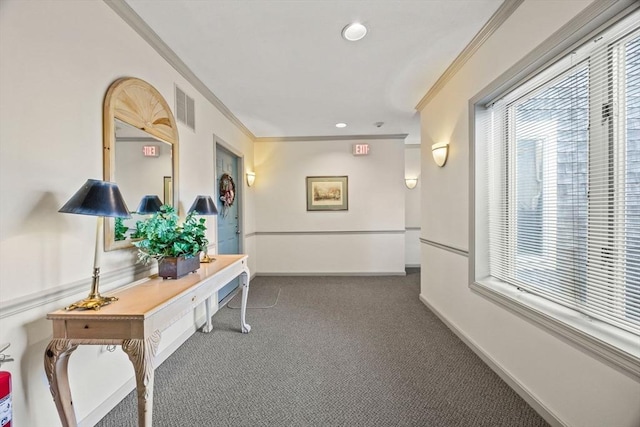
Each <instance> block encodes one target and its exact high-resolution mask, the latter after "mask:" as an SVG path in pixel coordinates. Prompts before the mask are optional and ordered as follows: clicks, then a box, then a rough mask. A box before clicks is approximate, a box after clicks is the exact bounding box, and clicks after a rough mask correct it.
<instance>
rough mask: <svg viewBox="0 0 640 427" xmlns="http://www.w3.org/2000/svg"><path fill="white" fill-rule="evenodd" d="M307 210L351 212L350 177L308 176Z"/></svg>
mask: <svg viewBox="0 0 640 427" xmlns="http://www.w3.org/2000/svg"><path fill="white" fill-rule="evenodd" d="M307 210H308V211H346V210H349V177H347V176H308V177H307Z"/></svg>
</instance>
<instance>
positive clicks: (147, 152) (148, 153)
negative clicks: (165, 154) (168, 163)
mask: <svg viewBox="0 0 640 427" xmlns="http://www.w3.org/2000/svg"><path fill="white" fill-rule="evenodd" d="M142 154H143V155H144V156H145V157H158V156H159V155H160V147H159V146H157V145H145V146H143V147H142Z"/></svg>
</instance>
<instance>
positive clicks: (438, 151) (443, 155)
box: [431, 142, 449, 167]
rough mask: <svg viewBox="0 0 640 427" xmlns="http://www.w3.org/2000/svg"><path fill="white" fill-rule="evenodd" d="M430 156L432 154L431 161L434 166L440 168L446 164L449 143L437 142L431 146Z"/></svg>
mask: <svg viewBox="0 0 640 427" xmlns="http://www.w3.org/2000/svg"><path fill="white" fill-rule="evenodd" d="M431 154H433V161H434V162H436V165H438V166H440V167H442V166H444V164H445V163H447V156H448V155H449V143H448V142H439V143H437V144H433V145H432V146H431Z"/></svg>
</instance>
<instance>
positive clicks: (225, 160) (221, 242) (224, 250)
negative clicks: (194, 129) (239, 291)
mask: <svg viewBox="0 0 640 427" xmlns="http://www.w3.org/2000/svg"><path fill="white" fill-rule="evenodd" d="M238 164H239V158H238V156H236V155H234V154H233V153H231V152H230V151H229V150H226V149H225V148H223V147H221V146H220V145H219V144H216V187H217V191H218V194H217V195H218V197H217V199H218V203H217V204H218V206H217V207H218V253H219V254H237V253H240V222H239V215H238V213H239V209H238V204H239V203H240V197H238V196H239V194H238V192H239V188H240V187H242V185H241V183H240V182H239V181H238V175H239V174H238ZM228 177H231V181H230V180H228V179H227V178H228ZM221 180H222V181H223V182H222V185H221ZM229 190H232V191H233V194H231V193H229ZM225 195H226V197H224V196H225ZM223 197H224V198H225V200H226V202H225V201H223V200H222V198H223ZM232 198H233V199H232ZM239 280H240V279H239V278H236V279H234V280H232V281H231V282H229V283H228V284H227V285H226V286H224V287H223V288H222V289H220V290H219V291H218V302H220V301H222V300H223V299H224V298H225V297H226V296H227V295H229V294H230V293H231V292H233V290H234V289H235V288H237V287H238V283H239Z"/></svg>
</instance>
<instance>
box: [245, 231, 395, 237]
mask: <svg viewBox="0 0 640 427" xmlns="http://www.w3.org/2000/svg"><path fill="white" fill-rule="evenodd" d="M253 234H254V235H255V236H316V235H339V234H405V230H334V231H256V232H255V233H253Z"/></svg>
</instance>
